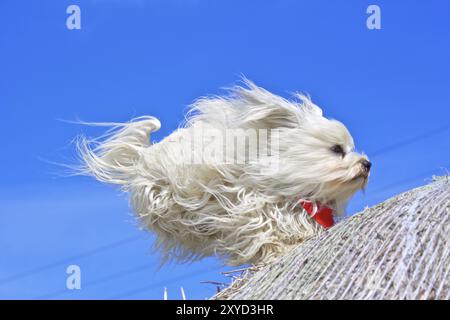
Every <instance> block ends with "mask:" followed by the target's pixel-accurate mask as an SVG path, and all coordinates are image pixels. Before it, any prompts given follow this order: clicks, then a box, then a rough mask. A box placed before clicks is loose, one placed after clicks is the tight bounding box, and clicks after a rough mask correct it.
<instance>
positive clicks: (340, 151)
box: [330, 144, 345, 156]
mask: <svg viewBox="0 0 450 320" xmlns="http://www.w3.org/2000/svg"><path fill="white" fill-rule="evenodd" d="M330 150H331V151H333V152H334V153H336V154H340V155H342V156H345V152H344V149H342V146H341V145H339V144H336V145H334V146H332V147H331V148H330Z"/></svg>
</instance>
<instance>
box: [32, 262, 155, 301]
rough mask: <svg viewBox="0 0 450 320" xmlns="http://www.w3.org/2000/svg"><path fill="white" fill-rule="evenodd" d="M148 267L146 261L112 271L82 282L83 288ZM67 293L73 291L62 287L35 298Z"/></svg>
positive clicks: (48, 297)
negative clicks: (103, 275) (142, 263)
mask: <svg viewBox="0 0 450 320" xmlns="http://www.w3.org/2000/svg"><path fill="white" fill-rule="evenodd" d="M150 268H151V266H150V265H149V264H148V263H146V264H144V265H139V266H136V267H133V268H129V269H126V270H123V271H119V272H115V273H112V274H110V275H107V276H105V277H102V278H98V279H95V280H92V281H87V282H85V283H83V288H84V287H86V286H88V287H89V286H95V285H98V284H101V283H104V282H108V281H111V280H114V279H117V278H121V277H123V276H128V275H130V274H133V273H137V272H140V271H142V270H148V269H150ZM67 293H73V291H71V290H68V289H62V290H58V291H54V292H51V293H46V294H44V295H41V296H39V297H37V298H36V300H43V299H50V298H54V297H57V296H61V295H64V294H67Z"/></svg>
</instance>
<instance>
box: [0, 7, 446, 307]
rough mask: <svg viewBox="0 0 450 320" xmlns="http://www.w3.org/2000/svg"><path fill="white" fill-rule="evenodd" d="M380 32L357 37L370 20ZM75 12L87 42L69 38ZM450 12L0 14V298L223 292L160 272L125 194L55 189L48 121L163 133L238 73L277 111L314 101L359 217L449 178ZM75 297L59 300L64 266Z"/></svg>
mask: <svg viewBox="0 0 450 320" xmlns="http://www.w3.org/2000/svg"><path fill="white" fill-rule="evenodd" d="M372 3H374V4H377V5H379V6H380V7H381V10H382V17H381V18H382V29H381V30H368V29H367V28H366V19H367V17H368V15H367V14H366V8H367V7H368V5H370V4H372ZM71 4H77V5H79V6H80V8H81V15H82V17H81V18H82V29H81V30H72V31H71V30H68V29H67V28H66V18H67V16H68V15H67V14H66V8H67V6H69V5H71ZM449 57H450V2H449V1H446V0H426V1H425V0H422V1H362V0H360V1H358V0H353V1H347V0H340V1H331V0H329V1H325V0H321V1H296V0H290V1H289V0H283V1H262V0H260V1H252V0H250V1H248V0H247V1H237V0H221V1H219V0H217V1H206V0H196V1H195V0H178V1H175V0H154V1H150V0H149V1H144V0H141V1H138V0H115V1H114V0H110V1H107V0H103V1H101V0H97V1H94V0H83V1H76V0H71V1H69V0H53V1H50V0H45V1H23V0H21V1H17V0H2V1H1V2H0V108H1V109H0V110H1V114H0V115H1V125H0V139H1V157H0V168H1V169H2V170H1V178H0V253H1V254H0V298H25V299H29V298H58V299H79V298H88V299H91V298H96V299H105V298H111V297H115V298H142V299H148V298H151V299H161V298H162V297H163V288H164V287H167V288H168V295H169V299H177V298H180V293H179V288H180V286H183V287H184V288H185V291H186V295H187V297H188V298H190V299H194V298H197V299H204V298H206V297H209V296H211V295H212V294H213V293H214V292H215V286H214V285H211V284H202V283H200V282H201V281H218V282H228V280H229V279H228V278H226V277H224V276H222V275H221V274H220V272H221V271H223V270H224V269H226V268H223V267H222V264H221V263H220V261H217V260H216V259H214V258H210V259H206V260H204V261H201V262H198V263H193V264H184V265H168V266H164V267H163V268H161V269H159V270H158V268H157V267H158V255H157V254H154V253H153V252H152V251H151V249H150V248H151V244H152V241H153V238H152V236H151V235H149V234H147V233H145V232H140V231H138V230H137V228H136V221H135V220H134V218H133V216H132V214H131V213H130V211H129V209H128V205H127V200H126V197H125V195H121V194H120V192H119V191H118V190H117V189H115V188H114V187H111V186H105V185H102V184H100V183H97V182H95V181H93V180H91V179H89V178H85V177H70V178H67V177H63V176H62V173H63V172H64V170H63V169H62V168H60V167H58V166H56V165H54V164H52V163H51V162H62V163H73V161H74V152H73V145H71V140H72V139H73V138H74V137H75V136H76V135H77V134H79V133H82V132H84V133H87V134H88V135H92V136H93V135H96V134H99V133H100V131H99V130H98V129H95V128H85V127H82V126H77V125H72V124H68V123H65V122H61V121H59V120H58V119H66V120H75V119H77V118H80V119H82V120H86V121H126V120H128V119H130V118H131V117H134V116H139V115H146V114H148V115H154V116H156V117H158V118H159V119H160V120H161V122H162V124H163V127H162V129H161V130H160V131H159V132H158V133H157V134H156V136H155V138H156V139H157V140H159V139H161V138H163V137H164V136H166V135H168V134H169V133H170V132H171V131H173V130H174V129H175V128H176V127H177V125H178V123H179V122H180V120H182V118H183V114H184V112H185V111H186V106H187V105H188V104H189V103H190V102H192V100H193V99H195V98H196V97H198V96H200V95H205V94H210V93H220V92H221V91H220V90H219V88H220V87H222V86H227V85H231V84H233V83H235V82H236V81H237V80H238V79H239V76H240V74H244V75H246V76H247V77H248V78H249V79H252V80H254V81H255V82H256V83H257V84H259V85H261V86H263V87H266V88H267V89H269V90H272V91H274V92H276V93H278V94H281V95H283V96H286V97H287V96H288V93H289V92H291V91H296V90H300V91H304V92H307V93H309V94H310V95H311V96H312V97H313V99H314V100H315V102H316V103H317V104H319V105H320V106H322V107H323V109H324V112H325V114H326V116H328V117H333V118H337V119H339V120H341V121H342V122H344V123H345V124H346V125H347V126H348V127H349V129H350V131H351V132H352V134H353V137H354V139H355V142H356V145H357V148H358V150H360V151H364V152H366V153H367V154H368V155H369V157H370V158H371V160H372V162H373V164H374V165H373V173H372V176H371V181H370V185H369V187H368V189H367V191H366V194H365V195H363V194H358V195H357V196H356V197H355V198H354V200H352V202H351V203H350V205H349V208H348V213H349V214H353V213H355V212H357V211H359V210H361V209H362V208H363V207H364V206H366V205H373V204H376V203H378V202H380V201H382V200H384V199H386V198H388V197H390V196H392V195H394V194H397V193H399V192H401V191H404V190H407V189H409V188H411V187H414V186H418V185H421V184H424V183H426V182H427V181H429V180H430V179H431V176H432V174H444V173H445V170H444V169H442V168H445V167H446V168H449V162H450V157H449V154H450V153H449V149H450V148H449V147H450V142H449V141H450V139H449V138H450V133H449V132H450V130H449V123H450V119H449V118H450V117H449V115H450V111H449V108H450V100H449V92H450V90H449V89H450V59H449ZM70 264H77V265H79V266H80V267H81V270H82V289H81V290H79V291H69V290H66V289H65V281H66V277H67V275H66V273H65V270H66V267H67V266H68V265H70Z"/></svg>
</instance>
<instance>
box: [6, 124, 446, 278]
mask: <svg viewBox="0 0 450 320" xmlns="http://www.w3.org/2000/svg"><path fill="white" fill-rule="evenodd" d="M448 129H450V124H447V125H444V126H442V127H439V128H437V129H433V130H430V131H428V132H424V133H422V134H420V135H417V136H414V137H411V138H407V139H404V140H402V141H399V142H396V143H394V144H391V145H388V146H386V147H383V148H381V149H378V150H375V151H374V152H371V153H370V155H371V157H377V156H380V155H382V154H385V153H387V152H390V151H393V150H395V149H399V148H401V147H403V146H405V145H408V144H412V143H414V142H416V141H418V140H422V139H425V138H429V137H431V136H434V135H437V134H440V133H442V132H445V131H447V130H448ZM414 179H416V177H414ZM391 185H393V184H391ZM388 187H390V186H388ZM384 188H386V187H384ZM140 238H141V237H139V236H134V237H129V238H126V239H123V240H119V241H116V242H113V243H110V244H107V245H104V246H101V247H98V248H96V249H93V250H88V251H86V252H83V253H80V254H78V255H74V256H71V257H67V258H64V259H61V260H58V261H55V262H53V263H50V264H48V265H44V266H41V267H37V268H34V269H32V270H29V271H26V272H21V273H18V274H16V275H13V276H10V277H7V278H5V279H0V285H4V284H6V283H9V282H11V281H15V280H19V279H22V278H25V277H27V276H30V275H32V274H35V273H39V272H42V271H44V270H47V269H50V268H53V267H56V266H58V265H62V264H65V263H68V262H71V261H73V260H77V259H81V258H85V257H88V256H91V255H94V254H97V253H100V252H102V251H105V250H109V249H113V248H116V247H120V246H122V245H124V244H127V243H130V242H133V241H136V240H138V239H140Z"/></svg>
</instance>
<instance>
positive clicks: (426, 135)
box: [369, 124, 450, 158]
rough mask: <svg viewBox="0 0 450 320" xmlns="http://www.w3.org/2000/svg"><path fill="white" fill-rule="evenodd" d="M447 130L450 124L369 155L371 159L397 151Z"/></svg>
mask: <svg viewBox="0 0 450 320" xmlns="http://www.w3.org/2000/svg"><path fill="white" fill-rule="evenodd" d="M449 129H450V124H446V125H444V126H442V127H439V128H436V129H433V130H430V131H427V132H424V133H421V134H419V135H417V136H414V137H411V138H406V139H404V140H402V141H399V142H396V143H393V144H391V145H388V146H385V147H383V148H381V149H378V150H375V151H373V152H370V153H369V155H370V157H371V158H373V157H377V156H379V155H382V154H385V153H387V152H390V151H392V150H396V149H399V148H401V147H403V146H405V145H408V144H412V143H414V142H417V141H418V140H423V139H426V138H429V137H432V136H435V135H437V134H440V133H442V132H445V131H447V130H449Z"/></svg>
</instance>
